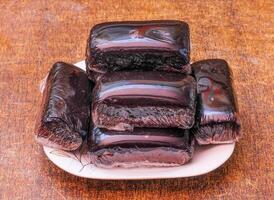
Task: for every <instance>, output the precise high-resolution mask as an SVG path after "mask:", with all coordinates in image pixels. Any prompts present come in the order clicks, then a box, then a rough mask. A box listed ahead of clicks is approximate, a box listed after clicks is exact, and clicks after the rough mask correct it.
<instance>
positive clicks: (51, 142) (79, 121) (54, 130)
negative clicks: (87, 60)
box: [36, 62, 91, 150]
mask: <svg viewBox="0 0 274 200" xmlns="http://www.w3.org/2000/svg"><path fill="white" fill-rule="evenodd" d="M90 104H91V83H90V81H89V79H88V77H87V74H86V73H85V71H83V70H81V69H79V68H77V67H75V66H73V65H71V64H68V63H64V62H57V63H55V64H54V65H53V67H52V68H51V70H50V72H49V75H48V77H47V81H46V85H45V90H44V92H43V100H42V105H41V106H42V108H41V113H40V116H39V118H38V120H37V125H36V140H37V141H38V142H39V143H41V144H42V145H45V146H49V147H53V148H58V149H63V150H75V149H77V148H78V147H79V146H80V145H81V144H82V140H83V138H84V137H85V136H86V135H87V132H88V126H89V119H90Z"/></svg>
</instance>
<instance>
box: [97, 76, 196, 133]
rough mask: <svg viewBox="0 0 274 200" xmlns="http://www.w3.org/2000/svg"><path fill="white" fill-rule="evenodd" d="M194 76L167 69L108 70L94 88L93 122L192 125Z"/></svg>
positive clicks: (115, 126)
mask: <svg viewBox="0 0 274 200" xmlns="http://www.w3.org/2000/svg"><path fill="white" fill-rule="evenodd" d="M195 87H196V83H195V80H194V78H193V77H191V76H188V75H184V74H180V73H166V72H151V71H150V72H145V73H144V72H109V73H106V74H104V75H101V76H100V77H99V78H98V79H97V82H96V85H95V88H94V90H93V106H92V107H93V109H92V116H93V122H94V124H95V125H96V126H97V127H100V128H107V129H110V130H118V131H122V130H133V128H134V127H155V128H169V127H175V128H176V127H179V128H191V127H192V126H193V124H194V117H195V98H196V90H195Z"/></svg>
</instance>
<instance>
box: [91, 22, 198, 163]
mask: <svg viewBox="0 0 274 200" xmlns="http://www.w3.org/2000/svg"><path fill="white" fill-rule="evenodd" d="M189 43H190V42H189V27H188V25H187V24H186V23H185V22H180V21H150V22H113V23H103V24H99V25H96V26H94V27H93V28H92V30H91V33H90V36H89V39H88V45H87V51H86V56H87V57H86V66H87V68H86V69H87V73H88V76H89V78H91V79H93V80H94V81H95V87H94V89H93V95H92V96H93V101H92V121H93V125H94V127H93V128H92V132H91V134H90V136H91V137H90V140H89V141H90V145H91V155H92V160H93V163H94V164H96V165H98V166H103V167H117V166H122V167H135V166H176V165H182V164H184V163H186V162H187V161H189V160H190V158H191V157H192V155H193V145H194V140H193V137H192V135H191V133H190V131H189V129H190V128H191V127H192V126H193V125H194V122H195V98H196V82H195V79H194V78H193V77H191V76H190V75H188V74H189V73H190V72H191V69H190V65H189V53H190V44H189Z"/></svg>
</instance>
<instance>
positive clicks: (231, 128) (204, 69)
mask: <svg viewBox="0 0 274 200" xmlns="http://www.w3.org/2000/svg"><path fill="white" fill-rule="evenodd" d="M192 69H193V73H194V76H195V78H196V81H197V124H196V125H195V127H194V128H193V131H194V135H195V137H196V139H197V141H198V142H199V144H211V143H215V144H216V143H230V142H234V141H237V140H238V136H239V133H240V124H239V120H238V117H237V112H238V110H237V105H236V99H235V97H234V93H233V88H232V80H231V79H232V74H231V72H230V69H229V66H228V64H227V62H226V61H225V60H221V59H209V60H202V61H199V62H196V63H193V64H192Z"/></svg>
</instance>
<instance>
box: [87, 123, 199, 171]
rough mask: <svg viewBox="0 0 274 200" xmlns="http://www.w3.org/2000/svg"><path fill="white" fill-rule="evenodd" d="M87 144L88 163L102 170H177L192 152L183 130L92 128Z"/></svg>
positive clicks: (191, 143)
mask: <svg viewBox="0 0 274 200" xmlns="http://www.w3.org/2000/svg"><path fill="white" fill-rule="evenodd" d="M88 141H89V142H88V143H89V152H90V158H91V163H93V164H95V165H96V166H98V167H104V168H112V167H126V168H129V167H164V166H169V167H170V166H179V165H183V164H185V163H187V162H188V161H189V160H190V159H191V158H192V156H193V151H194V138H193V137H192V135H191V134H190V133H189V131H188V130H183V129H149V128H137V129H135V130H134V132H133V133H131V132H117V131H109V130H106V129H99V128H96V127H95V128H94V129H93V130H92V132H91V134H90V138H89V140H88Z"/></svg>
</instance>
